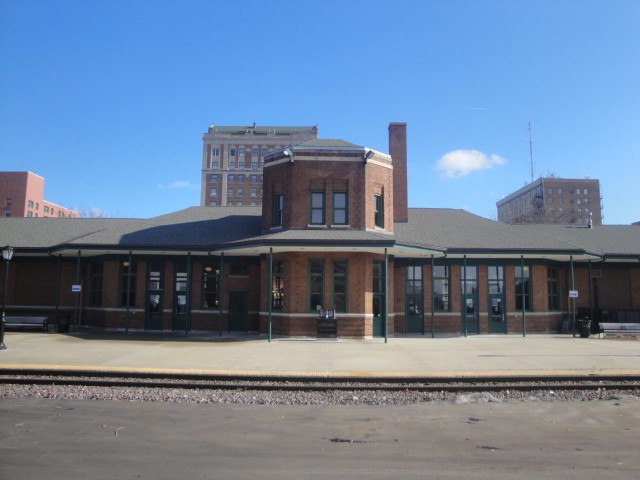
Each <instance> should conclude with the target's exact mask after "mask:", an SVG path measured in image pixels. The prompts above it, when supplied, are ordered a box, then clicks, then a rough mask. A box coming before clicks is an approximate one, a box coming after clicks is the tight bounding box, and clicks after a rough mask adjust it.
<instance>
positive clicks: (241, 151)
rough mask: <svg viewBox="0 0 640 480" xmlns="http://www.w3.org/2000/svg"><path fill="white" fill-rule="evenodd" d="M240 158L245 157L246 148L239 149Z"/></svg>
mask: <svg viewBox="0 0 640 480" xmlns="http://www.w3.org/2000/svg"><path fill="white" fill-rule="evenodd" d="M238 156H239V157H244V147H240V148H238Z"/></svg>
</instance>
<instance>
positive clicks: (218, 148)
mask: <svg viewBox="0 0 640 480" xmlns="http://www.w3.org/2000/svg"><path fill="white" fill-rule="evenodd" d="M317 138H318V127H316V126H311V127H309V126H307V127H304V126H303V127H273V126H271V127H262V126H256V124H255V123H254V124H253V125H252V126H247V127H242V126H219V125H211V126H210V127H209V129H208V130H207V132H206V133H205V134H204V136H203V137H202V179H201V193H200V205H201V206H210V207H216V206H258V205H262V193H263V192H262V188H263V187H262V168H263V166H264V156H265V155H266V154H267V153H269V152H272V151H274V150H278V149H281V148H286V147H290V146H293V145H299V144H301V143H304V142H307V141H309V140H313V139H317Z"/></svg>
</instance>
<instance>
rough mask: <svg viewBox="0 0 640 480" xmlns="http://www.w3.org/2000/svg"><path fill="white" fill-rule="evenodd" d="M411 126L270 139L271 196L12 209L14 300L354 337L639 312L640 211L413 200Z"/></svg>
mask: <svg viewBox="0 0 640 480" xmlns="http://www.w3.org/2000/svg"><path fill="white" fill-rule="evenodd" d="M406 138H407V137H406V125H405V124H402V123H392V124H390V126H389V144H390V147H389V150H390V151H389V153H384V152H379V151H376V150H372V149H370V148H367V147H364V146H359V145H356V144H353V143H349V142H345V141H343V140H326V139H312V140H310V141H307V142H306V143H302V144H300V145H296V146H292V147H287V148H283V149H279V150H276V151H273V152H269V153H267V154H266V155H265V157H264V161H265V162H264V199H263V204H262V206H261V207H245V206H243V207H237V206H234V207H204V206H203V207H192V208H189V209H186V210H183V211H179V212H174V213H171V214H168V215H163V216H160V217H155V218H151V219H146V220H143V219H129V220H126V219H62V220H58V221H56V222H47V221H46V219H29V220H27V219H20V218H9V219H0V245H7V244H9V245H12V246H14V247H15V254H14V258H13V260H12V261H11V264H10V270H9V281H8V282H7V285H6V288H7V293H8V295H7V311H8V312H9V313H10V314H25V313H36V312H37V313H39V314H46V315H49V316H51V317H62V318H69V319H70V321H71V322H72V323H75V324H77V325H82V326H86V327H93V328H109V329H120V330H158V331H159V330H163V331H179V332H191V331H207V332H214V333H222V332H260V333H263V334H268V335H272V334H276V335H289V336H305V337H319V336H337V337H355V338H368V337H376V336H384V337H388V336H393V335H395V334H416V335H432V334H433V335H435V334H439V333H457V334H464V335H467V334H486V333H502V334H505V333H518V334H525V333H526V332H557V331H559V330H560V328H561V325H562V320H563V319H565V318H567V317H572V318H573V316H574V314H575V316H589V317H591V318H595V319H599V318H607V319H611V318H618V319H625V320H628V321H634V320H637V321H640V228H638V227H636V226H594V227H593V228H587V227H584V226H583V227H578V226H566V225H509V224H506V223H501V222H496V221H492V220H488V219H485V218H482V217H478V216H476V215H473V214H470V213H468V212H465V211H463V210H454V209H430V208H408V206H407V198H408V195H407V178H406V175H407V173H406V161H407V157H406V151H407V149H406ZM1 278H2V276H0V280H1ZM73 285H76V286H78V285H79V286H81V292H72V286H73ZM2 288H5V286H2ZM76 290H77V288H76ZM570 291H572V292H576V293H577V295H578V296H577V298H571V299H570V298H569V292H570ZM636 317H638V318H637V319H636ZM52 323H55V321H53V322H52Z"/></svg>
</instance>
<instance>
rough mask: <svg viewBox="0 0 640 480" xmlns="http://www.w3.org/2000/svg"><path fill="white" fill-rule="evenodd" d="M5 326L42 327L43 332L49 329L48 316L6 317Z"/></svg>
mask: <svg viewBox="0 0 640 480" xmlns="http://www.w3.org/2000/svg"><path fill="white" fill-rule="evenodd" d="M4 326H5V328H7V327H22V328H41V329H42V331H43V332H45V333H46V332H48V331H49V318H48V317H4Z"/></svg>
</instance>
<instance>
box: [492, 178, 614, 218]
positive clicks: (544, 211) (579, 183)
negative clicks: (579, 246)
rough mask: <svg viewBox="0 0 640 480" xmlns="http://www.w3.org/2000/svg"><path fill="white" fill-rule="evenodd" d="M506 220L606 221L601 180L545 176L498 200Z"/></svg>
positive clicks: (500, 214)
mask: <svg viewBox="0 0 640 480" xmlns="http://www.w3.org/2000/svg"><path fill="white" fill-rule="evenodd" d="M496 207H497V208H498V220H499V221H500V222H505V223H566V224H578V225H590V224H591V225H602V206H601V196H600V181H599V180H595V179H591V178H582V179H575V178H556V177H541V178H539V179H538V180H535V181H533V182H531V183H529V184H528V185H525V186H524V187H522V188H521V189H520V190H517V191H515V192H513V193H511V194H510V195H507V196H506V197H505V198H503V199H502V200H500V201H498V202H496Z"/></svg>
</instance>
